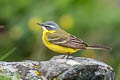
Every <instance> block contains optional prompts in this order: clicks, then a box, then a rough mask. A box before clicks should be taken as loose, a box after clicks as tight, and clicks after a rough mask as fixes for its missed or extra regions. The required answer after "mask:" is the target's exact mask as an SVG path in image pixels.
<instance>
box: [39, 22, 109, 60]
mask: <svg viewBox="0 0 120 80" xmlns="http://www.w3.org/2000/svg"><path fill="white" fill-rule="evenodd" d="M37 24H38V25H40V26H41V27H42V28H43V35H42V40H43V43H44V44H45V45H46V46H47V47H48V48H49V49H51V50H52V51H54V52H57V53H62V54H65V55H67V58H68V56H69V54H72V53H75V52H77V51H79V50H84V49H100V50H110V49H111V48H106V47H102V46H90V45H88V44H87V43H85V42H84V41H83V40H81V39H79V38H77V37H75V36H74V35H72V34H69V33H67V32H65V31H64V30H62V29H61V28H60V27H59V26H58V25H57V24H56V23H55V22H53V21H47V22H45V23H37ZM64 57H65V56H64Z"/></svg>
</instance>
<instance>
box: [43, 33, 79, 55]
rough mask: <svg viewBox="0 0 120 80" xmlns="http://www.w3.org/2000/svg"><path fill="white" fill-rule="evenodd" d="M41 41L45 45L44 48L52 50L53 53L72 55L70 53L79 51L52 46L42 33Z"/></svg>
mask: <svg viewBox="0 0 120 80" xmlns="http://www.w3.org/2000/svg"><path fill="white" fill-rule="evenodd" d="M42 40H43V43H44V44H45V46H46V47H48V48H49V49H50V50H52V51H54V52H57V53H62V54H67V53H69V54H72V53H74V52H76V51H78V50H79V49H72V48H67V47H62V46H59V45H55V44H52V43H50V42H48V39H47V37H46V36H45V34H44V33H43V36H42Z"/></svg>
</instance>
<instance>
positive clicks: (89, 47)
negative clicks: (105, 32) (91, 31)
mask: <svg viewBox="0 0 120 80" xmlns="http://www.w3.org/2000/svg"><path fill="white" fill-rule="evenodd" d="M87 49H99V50H112V48H107V47H103V46H88V47H87Z"/></svg>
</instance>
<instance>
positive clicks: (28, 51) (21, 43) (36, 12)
mask: <svg viewBox="0 0 120 80" xmlns="http://www.w3.org/2000/svg"><path fill="white" fill-rule="evenodd" d="M119 4H120V1H119V0H0V60H4V61H22V60H27V59H29V60H38V61H40V60H48V59H50V58H51V57H53V56H55V55H59V54H56V53H54V52H52V51H50V50H49V49H47V48H46V47H45V46H44V45H43V43H42V41H41V36H42V29H41V28H40V27H39V26H38V25H36V23H37V22H45V21H51V20H52V21H55V22H56V23H57V24H59V25H60V27H61V28H62V29H64V30H66V31H67V32H69V33H71V34H73V35H76V36H77V37H79V38H81V39H83V40H84V41H86V42H87V43H89V44H91V45H102V46H106V47H107V46H108V47H112V49H113V50H112V51H99V50H84V51H79V52H77V53H76V54H73V55H72V56H82V57H89V58H94V59H97V60H100V61H103V62H105V63H107V64H109V65H111V66H112V67H113V68H114V70H115V72H116V80H119V79H120V5H119Z"/></svg>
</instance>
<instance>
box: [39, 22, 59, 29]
mask: <svg viewBox="0 0 120 80" xmlns="http://www.w3.org/2000/svg"><path fill="white" fill-rule="evenodd" d="M37 24H38V25H40V26H42V27H43V28H45V29H47V30H57V29H59V26H58V25H57V24H56V23H55V22H53V21H47V22H45V23H37Z"/></svg>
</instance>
